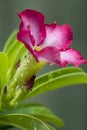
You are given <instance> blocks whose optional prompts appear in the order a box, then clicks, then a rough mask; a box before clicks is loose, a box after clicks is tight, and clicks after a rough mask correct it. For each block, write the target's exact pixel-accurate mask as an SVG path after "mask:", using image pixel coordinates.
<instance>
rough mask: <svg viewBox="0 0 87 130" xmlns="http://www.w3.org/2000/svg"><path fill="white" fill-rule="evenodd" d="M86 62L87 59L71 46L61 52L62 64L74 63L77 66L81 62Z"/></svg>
mask: <svg viewBox="0 0 87 130" xmlns="http://www.w3.org/2000/svg"><path fill="white" fill-rule="evenodd" d="M86 63H87V60H85V59H84V58H83V57H82V56H81V54H80V53H79V52H78V51H77V50H74V49H71V48H70V49H67V50H65V51H61V52H60V65H61V66H66V65H67V64H74V65H75V66H79V65H80V64H86Z"/></svg>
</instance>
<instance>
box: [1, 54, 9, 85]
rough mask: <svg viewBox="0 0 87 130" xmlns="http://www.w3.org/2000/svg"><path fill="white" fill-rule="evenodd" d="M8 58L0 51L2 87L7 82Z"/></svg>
mask: <svg viewBox="0 0 87 130" xmlns="http://www.w3.org/2000/svg"><path fill="white" fill-rule="evenodd" d="M7 71H8V58H7V55H6V54H5V53H4V52H0V79H1V86H3V87H4V85H6V82H7Z"/></svg>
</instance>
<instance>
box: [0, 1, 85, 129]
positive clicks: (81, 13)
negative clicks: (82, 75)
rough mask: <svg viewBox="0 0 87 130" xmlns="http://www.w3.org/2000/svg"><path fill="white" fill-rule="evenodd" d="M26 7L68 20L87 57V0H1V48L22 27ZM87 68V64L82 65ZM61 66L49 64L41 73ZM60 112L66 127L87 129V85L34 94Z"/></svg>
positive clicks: (49, 19) (51, 19)
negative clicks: (21, 13)
mask: <svg viewBox="0 0 87 130" xmlns="http://www.w3.org/2000/svg"><path fill="white" fill-rule="evenodd" d="M26 8H31V9H36V10H39V11H41V12H42V13H43V14H44V15H45V17H46V22H48V23H52V22H54V21H56V22H57V23H58V24H63V23H68V24H70V25H71V26H72V28H73V32H74V40H73V47H75V48H76V49H78V50H79V51H80V52H81V53H82V54H83V56H84V57H86V58H87V45H86V44H87V0H0V50H2V48H3V46H4V43H5V41H6V39H7V38H8V36H9V35H10V33H11V32H12V31H13V30H14V29H16V28H18V26H19V18H18V17H17V14H16V12H21V11H22V10H24V9H26ZM81 67H82V68H83V69H84V70H85V71H86V72H87V65H82V66H81ZM56 68H58V67H52V66H51V67H50V66H46V67H45V68H44V69H43V70H42V71H41V72H40V73H44V72H47V71H50V70H51V69H56ZM31 101H34V102H35V101H37V102H40V103H43V104H44V105H46V106H48V107H50V108H51V109H52V110H53V111H54V112H55V113H56V114H57V115H58V116H60V117H61V118H62V119H63V120H64V122H65V126H64V128H62V130H87V85H76V86H72V87H66V88H63V89H59V90H55V91H53V92H49V93H46V94H43V95H41V96H38V97H35V98H32V99H31Z"/></svg>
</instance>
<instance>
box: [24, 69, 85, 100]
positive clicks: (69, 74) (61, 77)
mask: <svg viewBox="0 0 87 130" xmlns="http://www.w3.org/2000/svg"><path fill="white" fill-rule="evenodd" d="M74 84H87V74H86V73H85V72H83V71H82V70H81V69H80V68H75V67H70V68H64V69H59V70H56V71H52V72H49V73H47V74H45V75H42V76H40V77H38V78H37V79H36V82H35V85H34V88H33V90H32V91H31V92H29V93H28V95H26V98H28V97H32V96H36V95H39V94H42V93H45V92H48V91H51V90H54V89H58V88H62V87H65V86H71V85H74Z"/></svg>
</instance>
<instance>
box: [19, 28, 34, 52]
mask: <svg viewBox="0 0 87 130" xmlns="http://www.w3.org/2000/svg"><path fill="white" fill-rule="evenodd" d="M17 39H18V40H19V41H20V42H22V43H23V44H24V45H25V46H26V48H27V49H28V50H29V51H31V52H32V53H33V50H34V48H33V44H32V43H33V37H32V36H31V35H30V32H29V30H25V31H20V32H18V34H17Z"/></svg>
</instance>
